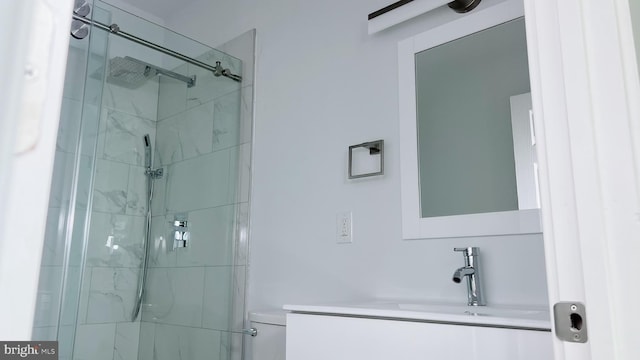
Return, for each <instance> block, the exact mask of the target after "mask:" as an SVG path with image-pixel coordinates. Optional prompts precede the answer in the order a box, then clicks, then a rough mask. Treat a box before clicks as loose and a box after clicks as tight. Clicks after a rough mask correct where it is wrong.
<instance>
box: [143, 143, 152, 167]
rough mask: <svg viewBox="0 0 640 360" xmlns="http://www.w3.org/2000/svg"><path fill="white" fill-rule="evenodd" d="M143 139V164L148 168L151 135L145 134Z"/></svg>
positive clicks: (149, 165) (149, 164)
mask: <svg viewBox="0 0 640 360" xmlns="http://www.w3.org/2000/svg"><path fill="white" fill-rule="evenodd" d="M142 140H143V141H144V166H145V167H146V168H148V169H150V168H151V137H150V136H149V134H145V135H144V137H143V138H142Z"/></svg>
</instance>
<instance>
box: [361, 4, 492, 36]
mask: <svg viewBox="0 0 640 360" xmlns="http://www.w3.org/2000/svg"><path fill="white" fill-rule="evenodd" d="M481 1H482V0H453V1H451V0H400V1H396V2H394V3H393V4H391V5H388V6H385V7H383V8H382V9H379V10H376V11H374V12H372V13H370V14H369V16H368V20H369V21H368V27H369V34H373V33H376V32H378V31H381V30H384V29H387V28H389V27H391V26H394V25H397V24H399V23H401V22H404V21H407V20H409V19H411V18H414V17H416V16H418V15H422V14H424V13H427V12H429V11H431V10H435V9H437V8H439V7H441V6H444V5H447V6H449V8H451V9H452V10H453V11H455V12H457V13H461V14H463V13H466V12H469V11H471V10H473V9H475V8H476V6H478V4H480V2H481Z"/></svg>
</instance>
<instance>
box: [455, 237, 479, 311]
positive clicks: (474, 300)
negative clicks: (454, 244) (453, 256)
mask: <svg viewBox="0 0 640 360" xmlns="http://www.w3.org/2000/svg"><path fill="white" fill-rule="evenodd" d="M453 251H460V252H462V255H463V256H464V266H463V267H461V268H459V269H457V270H456V271H455V272H454V273H453V282H454V283H457V284H459V283H460V282H461V281H462V278H464V277H467V299H468V302H467V305H469V306H483V305H486V302H485V301H484V296H483V294H482V285H481V283H480V263H479V261H478V260H479V259H478V257H479V256H480V254H479V253H480V248H477V247H466V248H454V249H453Z"/></svg>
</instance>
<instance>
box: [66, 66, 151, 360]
mask: <svg viewBox="0 0 640 360" xmlns="http://www.w3.org/2000/svg"><path fill="white" fill-rule="evenodd" d="M157 107H158V80H157V79H150V80H148V81H147V82H146V83H144V84H143V85H142V86H141V87H139V88H135V89H128V88H124V87H121V86H118V85H115V84H110V83H109V82H107V83H105V85H104V90H103V95H102V108H101V109H100V128H99V129H98V132H97V133H98V138H97V148H96V164H95V174H94V184H93V203H92V208H91V221H90V227H89V229H90V230H89V235H88V241H87V249H86V265H85V268H84V277H83V282H82V289H81V293H80V294H81V295H80V307H79V310H78V325H77V332H76V339H75V347H74V353H73V359H74V360H84V359H87V360H89V359H90V360H111V359H136V358H137V353H138V336H139V332H140V321H139V318H138V320H137V321H135V322H132V321H131V313H132V311H133V307H134V303H135V300H136V299H135V298H136V291H137V280H138V275H139V273H140V271H141V267H142V257H143V241H144V229H145V216H146V211H147V203H146V197H147V195H146V183H145V181H146V179H145V175H144V171H145V167H144V154H145V152H144V145H143V136H144V135H145V134H149V135H150V136H151V140H152V143H153V141H154V139H155V136H156V119H157Z"/></svg>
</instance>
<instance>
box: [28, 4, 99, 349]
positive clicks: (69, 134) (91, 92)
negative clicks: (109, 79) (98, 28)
mask: <svg viewBox="0 0 640 360" xmlns="http://www.w3.org/2000/svg"><path fill="white" fill-rule="evenodd" d="M100 15H103V16H104V13H103V14H100V12H99V11H97V12H95V13H94V15H93V16H94V17H100ZM106 37H107V35H106V34H105V33H99V32H96V33H93V34H91V37H90V38H89V39H87V40H86V41H80V40H75V39H72V40H71V41H70V46H69V55H68V61H67V70H66V77H65V89H64V94H63V101H62V112H61V116H60V126H59V130H58V139H57V144H56V154H55V162H54V173H53V182H52V190H51V195H50V200H49V212H48V217H47V231H46V234H45V242H44V244H45V249H44V252H43V261H42V263H41V272H40V282H39V288H38V299H37V304H36V319H35V322H34V332H33V339H37V340H58V341H59V345H58V348H59V358H60V359H71V353H72V350H73V339H74V336H75V330H76V326H75V324H76V316H77V313H78V307H79V306H81V305H80V296H79V295H80V294H79V291H80V284H81V282H82V275H83V271H82V269H83V263H84V258H83V254H84V251H83V247H84V243H85V242H84V233H85V231H86V224H87V216H88V215H89V212H88V209H89V203H90V196H89V195H90V192H89V189H90V188H91V182H92V181H93V167H94V151H95V142H96V138H97V129H98V121H99V116H98V111H97V109H99V108H100V101H101V99H102V78H103V76H102V73H103V72H104V62H105V50H106V49H105V45H106Z"/></svg>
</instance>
